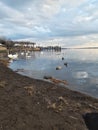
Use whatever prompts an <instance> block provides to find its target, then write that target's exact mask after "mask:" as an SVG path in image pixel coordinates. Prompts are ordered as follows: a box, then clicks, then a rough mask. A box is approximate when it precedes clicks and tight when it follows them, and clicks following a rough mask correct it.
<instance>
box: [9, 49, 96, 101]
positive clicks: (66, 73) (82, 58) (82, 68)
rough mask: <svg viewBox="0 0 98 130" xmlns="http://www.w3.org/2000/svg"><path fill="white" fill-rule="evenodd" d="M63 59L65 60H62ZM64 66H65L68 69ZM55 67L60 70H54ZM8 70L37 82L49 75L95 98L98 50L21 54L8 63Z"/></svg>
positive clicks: (67, 50)
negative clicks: (34, 79)
mask: <svg viewBox="0 0 98 130" xmlns="http://www.w3.org/2000/svg"><path fill="white" fill-rule="evenodd" d="M62 57H64V59H63V60H62ZM65 63H67V66H66V65H65ZM57 66H60V67H61V68H62V69H60V70H56V67H57ZM9 67H10V68H12V69H13V70H15V71H16V70H17V69H19V70H20V71H19V73H20V74H23V75H27V76H29V77H33V78H37V79H43V77H44V76H47V75H48V76H53V77H55V78H57V79H61V80H67V81H68V83H69V86H68V87H69V88H71V89H74V90H78V91H82V92H85V93H88V94H90V95H92V96H95V97H97V98H98V71H97V70H98V50H97V49H66V50H62V51H61V52H53V51H43V52H27V53H22V52H21V53H19V54H18V59H17V60H15V61H13V62H12V61H11V63H10V65H9ZM21 70H22V71H21ZM23 70H24V71H23Z"/></svg>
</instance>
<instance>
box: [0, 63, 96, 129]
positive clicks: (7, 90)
mask: <svg viewBox="0 0 98 130" xmlns="http://www.w3.org/2000/svg"><path fill="white" fill-rule="evenodd" d="M97 112H98V100H97V99H94V98H92V97H89V96H86V95H84V94H81V93H79V92H75V91H71V90H68V89H67V88H64V87H61V86H58V85H55V84H52V83H48V82H44V81H40V80H34V79H31V78H28V77H25V76H21V75H19V74H17V73H15V72H13V71H12V70H10V69H8V68H7V67H5V66H4V65H3V64H1V63H0V130H88V128H87V126H88V127H89V125H91V126H90V128H92V129H89V130H98V129H94V127H97V125H98V122H97V125H96V124H94V123H95V122H96V121H98V117H97ZM86 113H90V114H93V115H92V117H91V120H90V121H88V120H89V119H88V117H89V115H88V116H84V118H85V119H86V124H87V126H86V124H85V121H84V119H83V115H84V114H86ZM93 119H94V121H93ZM87 121H88V122H87ZM89 122H90V123H89ZM92 122H93V123H92ZM95 125H96V126H95Z"/></svg>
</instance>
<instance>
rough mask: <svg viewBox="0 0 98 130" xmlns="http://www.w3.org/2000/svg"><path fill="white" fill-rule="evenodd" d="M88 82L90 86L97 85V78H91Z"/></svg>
mask: <svg viewBox="0 0 98 130" xmlns="http://www.w3.org/2000/svg"><path fill="white" fill-rule="evenodd" d="M90 82H91V84H97V85H98V78H97V77H96V78H92V79H91V80H90ZM97 87H98V86H97Z"/></svg>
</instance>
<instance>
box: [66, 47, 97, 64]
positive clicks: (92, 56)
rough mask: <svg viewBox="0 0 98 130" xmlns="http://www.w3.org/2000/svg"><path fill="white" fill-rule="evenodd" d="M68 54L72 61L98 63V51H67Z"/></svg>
mask: <svg viewBox="0 0 98 130" xmlns="http://www.w3.org/2000/svg"><path fill="white" fill-rule="evenodd" d="M66 52H67V53H66V57H67V59H70V60H74V61H83V62H88V61H93V62H95V61H97V62H98V49H69V50H68V49H67V50H66Z"/></svg>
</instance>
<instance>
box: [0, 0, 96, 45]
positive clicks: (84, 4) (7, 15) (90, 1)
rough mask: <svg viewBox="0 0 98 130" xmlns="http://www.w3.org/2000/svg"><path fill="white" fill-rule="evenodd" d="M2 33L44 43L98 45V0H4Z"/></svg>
mask: <svg viewBox="0 0 98 130" xmlns="http://www.w3.org/2000/svg"><path fill="white" fill-rule="evenodd" d="M0 36H5V37H6V38H10V39H12V40H30V41H34V42H37V43H39V44H43V45H48V44H50V45H52V44H54V45H55V44H58V45H59V44H60V45H62V46H64V47H66V46H67V47H71V46H77V47H78V46H80V45H81V46H97V44H98V0H0Z"/></svg>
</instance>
